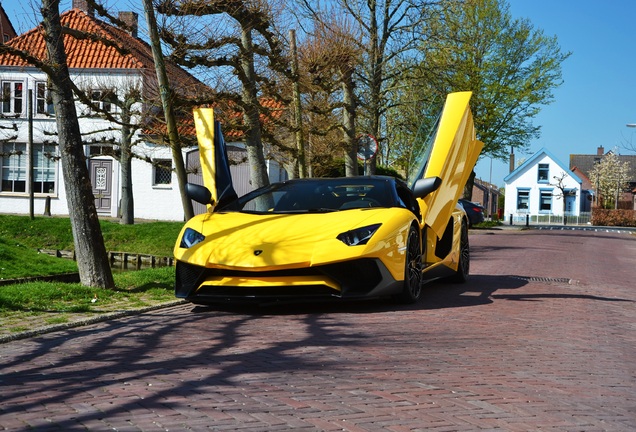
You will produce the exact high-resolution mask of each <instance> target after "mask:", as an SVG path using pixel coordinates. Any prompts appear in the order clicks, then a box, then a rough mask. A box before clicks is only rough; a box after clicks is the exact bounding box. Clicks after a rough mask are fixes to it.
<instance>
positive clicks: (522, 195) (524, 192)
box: [517, 189, 530, 210]
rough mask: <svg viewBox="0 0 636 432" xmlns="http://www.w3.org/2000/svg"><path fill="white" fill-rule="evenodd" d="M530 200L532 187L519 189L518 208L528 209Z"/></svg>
mask: <svg viewBox="0 0 636 432" xmlns="http://www.w3.org/2000/svg"><path fill="white" fill-rule="evenodd" d="M529 202H530V189H518V190H517V210H528V203H529Z"/></svg>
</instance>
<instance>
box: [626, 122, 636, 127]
mask: <svg viewBox="0 0 636 432" xmlns="http://www.w3.org/2000/svg"><path fill="white" fill-rule="evenodd" d="M625 126H627V127H631V128H636V123H627V124H626V125H625Z"/></svg>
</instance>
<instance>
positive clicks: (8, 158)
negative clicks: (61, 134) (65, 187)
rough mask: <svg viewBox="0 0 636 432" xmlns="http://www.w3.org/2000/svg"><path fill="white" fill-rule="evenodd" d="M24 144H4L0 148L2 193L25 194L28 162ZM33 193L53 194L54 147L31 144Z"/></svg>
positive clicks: (55, 159) (55, 156)
mask: <svg viewBox="0 0 636 432" xmlns="http://www.w3.org/2000/svg"><path fill="white" fill-rule="evenodd" d="M26 150H27V149H26V144H21V143H5V144H2V145H1V146H0V157H1V164H0V172H1V174H2V192H14V193H26V192H28V190H27V187H26V185H27V181H28V179H29V176H28V162H27V160H28V159H27V158H28V155H27V151H26ZM33 153H34V155H33V177H32V180H33V181H32V185H33V192H34V193H46V194H50V193H55V170H56V161H57V160H58V157H57V155H56V147H55V146H53V145H45V144H33Z"/></svg>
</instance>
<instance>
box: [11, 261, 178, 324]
mask: <svg viewBox="0 0 636 432" xmlns="http://www.w3.org/2000/svg"><path fill="white" fill-rule="evenodd" d="M113 277H114V278H115V285H116V288H114V289H100V288H91V287H86V286H83V285H81V284H79V283H59V282H29V283H23V284H13V285H6V286H3V287H0V316H3V315H5V314H14V315H15V314H16V313H22V314H23V317H24V318H25V319H26V318H28V317H29V316H33V315H38V314H43V313H46V314H50V313H68V314H78V313H84V314H86V313H88V314H93V313H103V312H106V311H112V310H117V309H121V308H123V309H130V308H131V307H143V306H148V305H151V304H156V303H158V302H164V301H169V300H174V291H173V286H174V268H172V267H162V268H156V269H146V270H138V271H134V272H127V273H118V274H115V275H113ZM52 318H53V317H52ZM56 319H65V318H60V317H59V316H57V317H56Z"/></svg>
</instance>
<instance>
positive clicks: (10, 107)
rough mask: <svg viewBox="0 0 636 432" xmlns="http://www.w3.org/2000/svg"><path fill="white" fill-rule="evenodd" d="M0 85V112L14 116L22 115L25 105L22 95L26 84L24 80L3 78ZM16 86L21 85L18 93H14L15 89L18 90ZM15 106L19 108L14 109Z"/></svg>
mask: <svg viewBox="0 0 636 432" xmlns="http://www.w3.org/2000/svg"><path fill="white" fill-rule="evenodd" d="M1 86H2V87H1V89H0V91H1V92H2V94H1V97H2V103H1V104H0V111H1V112H2V114H3V115H5V116H15V115H16V114H17V115H18V116H20V117H22V116H23V115H24V112H25V106H26V103H25V102H26V99H25V96H24V91H25V89H26V85H25V83H24V81H18V80H3V81H2V84H1ZM18 86H20V87H21V89H20V90H19V94H17V93H16V91H18V90H17V87H18ZM17 96H19V97H17ZM18 102H19V103H18ZM16 106H19V108H17V109H16Z"/></svg>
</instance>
